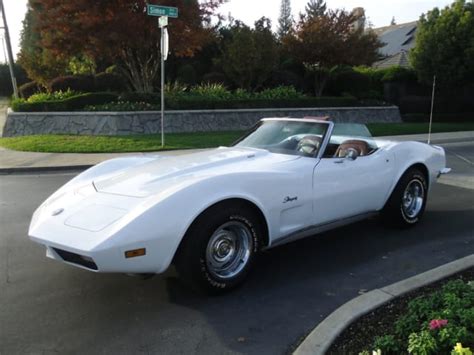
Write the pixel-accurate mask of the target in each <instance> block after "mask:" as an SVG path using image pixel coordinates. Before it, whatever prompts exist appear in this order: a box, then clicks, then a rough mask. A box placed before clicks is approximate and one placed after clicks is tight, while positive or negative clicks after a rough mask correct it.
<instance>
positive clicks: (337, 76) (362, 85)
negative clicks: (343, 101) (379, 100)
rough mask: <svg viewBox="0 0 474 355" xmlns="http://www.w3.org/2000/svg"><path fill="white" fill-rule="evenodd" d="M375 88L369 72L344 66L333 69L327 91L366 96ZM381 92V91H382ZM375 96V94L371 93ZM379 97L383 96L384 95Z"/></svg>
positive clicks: (360, 96) (359, 96) (332, 93)
mask: <svg viewBox="0 0 474 355" xmlns="http://www.w3.org/2000/svg"><path fill="white" fill-rule="evenodd" d="M371 90H373V89H372V87H371V79H370V76H369V75H368V74H367V73H363V72H360V71H356V70H354V69H353V68H352V67H347V66H342V67H337V68H335V69H333V70H331V74H330V77H329V81H328V83H327V85H326V89H325V91H326V92H327V93H328V94H330V95H341V94H342V93H349V94H351V95H353V96H355V97H358V98H365V97H367V96H369V95H368V93H369V92H370V91H371ZM380 94H381V93H380ZM371 95H372V96H374V94H373V93H372V94H371ZM376 96H377V97H381V96H382V95H380V96H378V95H376Z"/></svg>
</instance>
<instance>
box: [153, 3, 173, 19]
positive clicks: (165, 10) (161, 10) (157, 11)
mask: <svg viewBox="0 0 474 355" xmlns="http://www.w3.org/2000/svg"><path fill="white" fill-rule="evenodd" d="M147 13H148V15H149V16H167V17H174V18H177V17H178V8H177V7H169V6H161V5H151V4H147Z"/></svg>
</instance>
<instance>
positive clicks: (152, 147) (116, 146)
mask: <svg viewBox="0 0 474 355" xmlns="http://www.w3.org/2000/svg"><path fill="white" fill-rule="evenodd" d="M368 127H369V129H370V131H371V132H372V134H373V135H374V136H390V135H400V134H416V133H426V132H427V131H428V124H427V123H373V124H369V125H368ZM471 130H474V122H473V123H435V124H433V132H454V131H471ZM241 135H242V132H240V131H228V132H209V133H173V134H167V135H166V146H165V148H164V149H166V150H170V149H191V148H211V147H218V146H220V145H224V146H225V145H229V144H231V143H232V142H234V141H235V140H236V139H237V138H239V137H240V136H241ZM0 146H2V147H4V148H8V149H13V150H20V151H34V152H50V153H117V152H149V151H159V150H162V148H161V136H160V135H157V134H152V135H134V136H110V137H106V136H71V135H43V136H25V137H12V138H0Z"/></svg>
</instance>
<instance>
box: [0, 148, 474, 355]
mask: <svg viewBox="0 0 474 355" xmlns="http://www.w3.org/2000/svg"><path fill="white" fill-rule="evenodd" d="M445 147H446V148H447V149H448V165H449V166H451V167H453V168H454V170H453V175H452V176H451V177H450V179H448V180H446V181H445V182H446V183H447V184H449V185H447V184H438V185H437V186H435V188H434V189H433V190H432V193H431V196H430V198H429V202H428V208H427V211H426V214H425V217H424V219H423V220H422V222H421V223H420V224H419V225H418V226H416V227H415V228H413V229H409V230H396V229H388V228H384V226H383V225H382V224H381V223H380V221H379V220H377V219H373V220H368V221H364V222H360V223H357V224H354V225H351V226H347V227H344V228H340V229H338V230H335V231H331V232H327V233H324V234H322V235H319V236H316V237H313V238H307V239H304V240H301V241H298V242H295V243H292V244H288V245H286V246H282V247H279V248H276V249H273V250H271V251H268V252H266V253H265V254H263V255H262V257H261V258H260V260H259V262H258V265H257V268H256V270H255V272H254V273H253V274H252V275H251V277H250V279H249V280H248V282H247V283H246V284H245V285H244V286H243V287H242V288H240V289H238V290H236V291H235V292H233V293H231V294H228V295H225V296H222V297H214V298H205V297H201V296H197V295H194V294H192V293H190V292H189V291H188V290H187V289H186V288H184V287H183V286H182V284H181V283H180V281H179V279H178V278H177V277H176V274H175V271H174V270H173V269H170V270H169V271H167V272H166V273H165V274H163V275H159V276H157V277H155V278H152V279H150V280H147V281H143V280H140V279H137V278H132V277H129V276H125V275H108V274H94V273H92V272H87V271H83V270H80V269H76V268H74V267H71V266H67V265H63V264H61V263H58V262H55V261H52V260H49V259H46V258H45V255H44V249H43V248H42V247H41V246H39V245H36V244H35V243H32V242H30V241H29V240H28V238H27V235H26V233H27V228H28V224H29V220H30V217H31V214H32V212H33V210H34V209H35V207H36V206H38V205H39V204H40V203H41V202H42V201H43V200H44V199H45V198H46V197H47V196H48V195H49V194H50V193H52V192H53V191H54V190H55V189H57V188H58V187H59V186H60V185H61V184H63V183H64V182H66V181H67V180H68V179H70V178H71V177H72V176H73V174H45V175H10V176H0V354H2V355H4V354H8V355H9V354H76V353H87V354H141V353H144V354H158V353H160V354H170V353H172V354H184V353H185V354H195V353H197V354H227V353H245V354H282V353H288V352H289V351H291V349H292V347H293V346H294V344H295V343H297V342H298V340H299V339H300V338H301V337H302V336H304V335H305V334H306V333H308V332H309V331H310V330H311V329H312V328H313V327H314V326H315V325H316V324H317V323H318V322H320V321H321V320H322V319H323V318H324V317H326V316H327V315H328V314H329V313H331V312H332V311H333V310H334V309H336V308H337V307H338V306H340V305H341V304H343V303H344V302H346V301H348V300H350V299H351V298H353V297H355V296H357V295H358V293H359V292H364V291H365V290H370V289H373V288H376V287H381V286H384V285H387V284H391V283H393V282H396V281H399V280H401V279H404V278H406V277H410V276H413V275H415V274H417V273H420V272H423V271H426V270H428V269H431V268H433V267H436V266H439V265H441V264H444V263H447V262H449V261H452V260H454V259H457V258H460V257H463V256H466V255H469V254H472V253H473V252H474V187H473V181H472V180H473V179H474V165H473V163H472V162H473V161H474V142H473V143H462V144H461V143H456V144H447V145H445ZM460 186H463V187H460Z"/></svg>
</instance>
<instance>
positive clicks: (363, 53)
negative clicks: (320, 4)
mask: <svg viewBox="0 0 474 355" xmlns="http://www.w3.org/2000/svg"><path fill="white" fill-rule="evenodd" d="M357 20H358V18H357V16H356V15H355V14H354V13H349V12H346V11H343V10H336V11H331V10H330V11H328V12H326V13H325V14H324V15H323V16H317V17H314V16H312V17H311V16H305V15H302V16H301V17H300V21H299V22H298V24H297V26H296V29H295V33H294V34H293V35H292V36H289V37H287V39H286V40H285V42H284V45H285V46H286V48H287V50H288V51H289V53H293V54H294V56H295V57H296V58H297V59H298V60H299V61H300V62H301V63H303V64H304V65H305V67H306V68H307V70H308V71H309V72H311V73H313V74H314V78H315V94H316V96H321V95H322V92H323V90H324V87H325V85H326V82H327V79H328V77H329V71H330V70H331V68H333V67H334V66H336V65H350V66H354V65H371V64H372V63H373V62H375V61H376V60H377V59H378V48H380V47H381V46H382V44H381V43H380V42H379V40H378V37H377V35H376V34H375V33H374V32H373V31H371V30H368V31H366V30H364V29H363V28H355V27H354V26H353V24H354V23H355V22H356V21H357Z"/></svg>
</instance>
